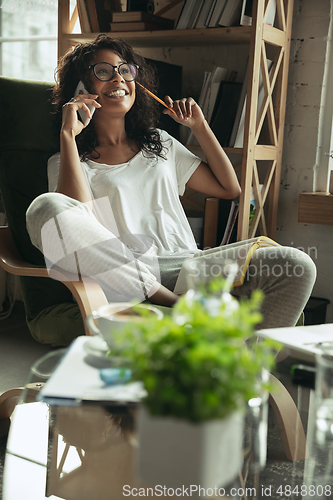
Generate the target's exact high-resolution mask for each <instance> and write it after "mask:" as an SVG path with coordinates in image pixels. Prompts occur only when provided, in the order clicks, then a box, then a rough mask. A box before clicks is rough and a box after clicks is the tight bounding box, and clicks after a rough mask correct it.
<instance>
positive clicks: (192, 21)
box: [186, 0, 205, 29]
mask: <svg viewBox="0 0 333 500" xmlns="http://www.w3.org/2000/svg"><path fill="white" fill-rule="evenodd" d="M204 2H205V0H196V3H195V5H194V7H193V9H192V12H191V14H190V18H189V21H188V23H187V27H186V29H193V28H194V27H195V25H196V23H197V21H198V19H199V15H200V12H201V9H202V6H203V4H204Z"/></svg>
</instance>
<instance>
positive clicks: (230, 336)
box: [112, 280, 277, 422]
mask: <svg viewBox="0 0 333 500" xmlns="http://www.w3.org/2000/svg"><path fill="white" fill-rule="evenodd" d="M222 289H223V283H222V282H221V280H218V281H215V282H212V284H211V292H212V293H213V294H215V298H214V297H213V298H212V299H209V297H208V298H207V297H206V299H205V298H202V297H201V298H196V297H195V296H194V295H193V294H191V293H190V292H188V293H187V294H186V295H185V296H183V297H181V298H180V299H179V301H178V302H177V304H176V305H175V306H174V307H173V309H172V312H171V315H170V316H167V315H166V316H164V317H163V319H161V320H157V319H155V318H150V317H149V316H146V317H145V318H144V319H143V320H142V321H140V322H133V323H129V324H128V326H127V327H126V328H125V330H123V331H122V332H119V333H118V334H117V333H115V343H116V346H117V348H116V349H117V354H119V355H121V356H122V357H125V358H128V359H129V360H130V365H131V368H132V371H133V378H132V380H133V379H135V380H142V381H143V382H144V385H145V388H146V390H147V392H148V396H147V398H146V399H145V404H146V406H147V407H148V408H149V410H150V412H151V414H153V415H164V416H167V415H168V416H173V417H178V418H184V419H187V420H190V421H192V422H201V421H204V420H209V419H216V418H223V417H225V416H227V415H228V414H230V413H231V412H233V411H235V410H237V409H240V408H242V407H244V404H245V403H246V402H247V401H248V400H249V399H251V398H253V397H256V396H258V394H260V391H262V390H263V389H265V388H266V389H267V388H268V387H267V386H265V382H263V381H262V376H261V375H262V369H263V368H266V369H270V368H272V366H273V363H274V355H273V353H272V348H276V347H277V344H276V343H273V342H272V341H269V340H262V341H260V342H257V338H256V336H255V334H254V326H255V325H256V324H257V323H258V322H260V321H261V319H262V317H261V314H260V313H259V312H258V311H259V307H260V304H261V301H262V293H261V292H260V291H256V292H254V293H253V294H252V296H251V298H250V299H247V300H241V301H240V302H237V301H236V300H235V299H232V298H231V296H230V295H229V294H224V295H222V297H224V300H222V301H221V300H218V299H217V298H216V293H217V292H218V291H220V293H219V295H220V297H221V290H222ZM114 354H115V352H114V351H113V352H112V355H114Z"/></svg>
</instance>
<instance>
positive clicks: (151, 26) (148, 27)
mask: <svg viewBox="0 0 333 500" xmlns="http://www.w3.org/2000/svg"><path fill="white" fill-rule="evenodd" d="M168 21H171V19H168ZM171 22H172V24H173V21H171ZM168 29H169V30H170V29H173V26H171V25H170V24H164V25H163V24H162V23H158V24H155V23H146V22H145V21H134V22H133V23H110V30H111V31H124V32H125V31H155V30H168Z"/></svg>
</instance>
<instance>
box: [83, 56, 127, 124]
mask: <svg viewBox="0 0 333 500" xmlns="http://www.w3.org/2000/svg"><path fill="white" fill-rule="evenodd" d="M102 62H105V63H109V64H112V65H113V66H119V64H122V63H124V62H126V61H124V60H123V59H122V58H121V57H120V56H119V54H117V53H116V52H114V51H113V50H109V49H102V50H99V51H98V52H97V54H96V55H95V57H94V59H93V61H92V62H91V64H96V63H102ZM90 71H91V75H90V79H91V83H92V86H93V89H94V92H95V93H96V94H98V96H99V97H98V102H99V103H100V104H101V105H102V108H100V111H101V112H102V111H105V112H107V111H108V110H110V112H111V111H112V112H114V113H124V114H126V113H127V112H128V111H129V110H130V109H131V107H132V106H133V104H134V101H135V82H134V81H133V82H126V81H125V80H124V79H123V77H122V76H121V75H120V74H119V73H118V69H116V70H115V73H114V75H113V77H112V78H111V80H109V81H101V80H99V79H98V78H96V76H95V74H94V72H93V69H90ZM98 111H99V110H98Z"/></svg>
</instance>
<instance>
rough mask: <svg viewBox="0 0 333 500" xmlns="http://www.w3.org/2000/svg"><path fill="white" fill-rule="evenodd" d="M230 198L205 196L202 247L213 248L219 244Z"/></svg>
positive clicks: (227, 214)
mask: <svg viewBox="0 0 333 500" xmlns="http://www.w3.org/2000/svg"><path fill="white" fill-rule="evenodd" d="M231 203H232V201H231V200H224V199H222V198H212V197H207V198H206V199H205V206H204V229H203V238H202V247H203V248H204V249H205V248H215V247H216V246H218V245H219V243H220V241H221V239H222V235H223V234H224V231H225V227H226V224H227V221H228V217H229V212H230V207H231Z"/></svg>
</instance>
